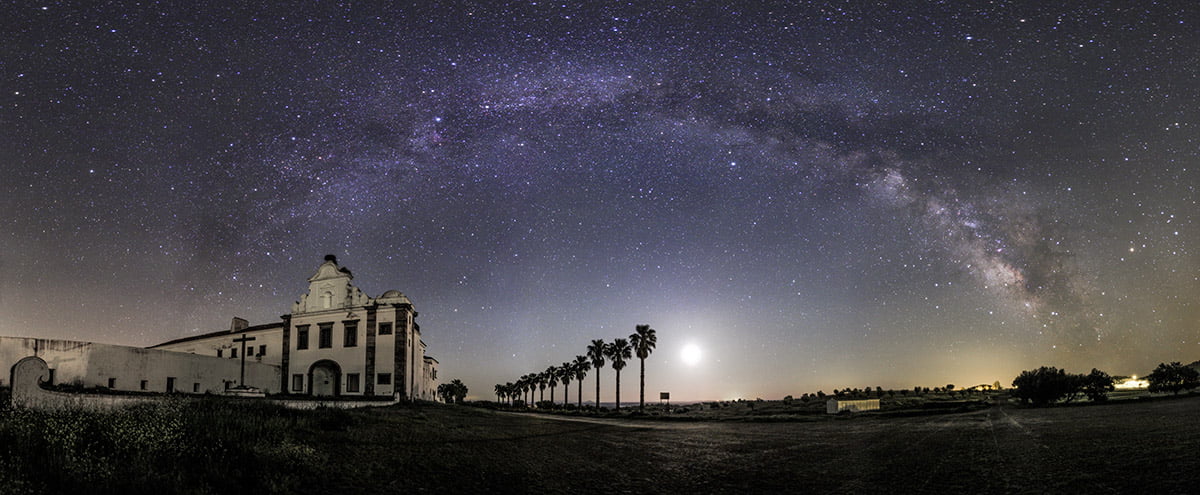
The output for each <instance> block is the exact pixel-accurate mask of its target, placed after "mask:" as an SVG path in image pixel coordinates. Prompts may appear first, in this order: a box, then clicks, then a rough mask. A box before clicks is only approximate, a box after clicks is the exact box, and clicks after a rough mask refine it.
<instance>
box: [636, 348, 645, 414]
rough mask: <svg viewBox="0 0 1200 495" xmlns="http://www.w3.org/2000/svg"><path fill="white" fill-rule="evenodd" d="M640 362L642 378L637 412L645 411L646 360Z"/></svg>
mask: <svg viewBox="0 0 1200 495" xmlns="http://www.w3.org/2000/svg"><path fill="white" fill-rule="evenodd" d="M641 361H642V376H641V379H640V380H641V382H640V385H641V391H642V393H641V395H639V396H638V397H639V399H638V402H639V404H638V410H639V411H645V410H646V360H645V359H642V360H641Z"/></svg>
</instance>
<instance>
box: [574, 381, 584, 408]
mask: <svg viewBox="0 0 1200 495" xmlns="http://www.w3.org/2000/svg"><path fill="white" fill-rule="evenodd" d="M575 407H577V408H579V409H583V380H579V405H577V406H575Z"/></svg>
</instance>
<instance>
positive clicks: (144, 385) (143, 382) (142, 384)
mask: <svg viewBox="0 0 1200 495" xmlns="http://www.w3.org/2000/svg"><path fill="white" fill-rule="evenodd" d="M147 385H149V384H148V383H146V380H142V383H139V384H138V388H140V389H142V390H146V387H147Z"/></svg>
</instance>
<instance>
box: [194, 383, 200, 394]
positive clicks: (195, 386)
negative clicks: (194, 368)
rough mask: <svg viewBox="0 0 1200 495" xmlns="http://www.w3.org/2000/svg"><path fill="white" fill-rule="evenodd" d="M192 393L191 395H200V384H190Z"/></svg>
mask: <svg viewBox="0 0 1200 495" xmlns="http://www.w3.org/2000/svg"><path fill="white" fill-rule="evenodd" d="M192 393H193V394H198V393H200V384H199V383H193V384H192Z"/></svg>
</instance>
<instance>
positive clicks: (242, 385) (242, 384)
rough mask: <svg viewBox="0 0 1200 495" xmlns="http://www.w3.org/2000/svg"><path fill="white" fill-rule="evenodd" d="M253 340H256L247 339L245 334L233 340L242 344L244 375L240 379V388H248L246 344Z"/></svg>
mask: <svg viewBox="0 0 1200 495" xmlns="http://www.w3.org/2000/svg"><path fill="white" fill-rule="evenodd" d="M251 340H254V337H247V336H246V334H244V333H243V334H242V338H240V339H233V341H234V342H241V343H242V375H241V377H239V379H238V386H239V387H245V386H246V342H249V341H251Z"/></svg>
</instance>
